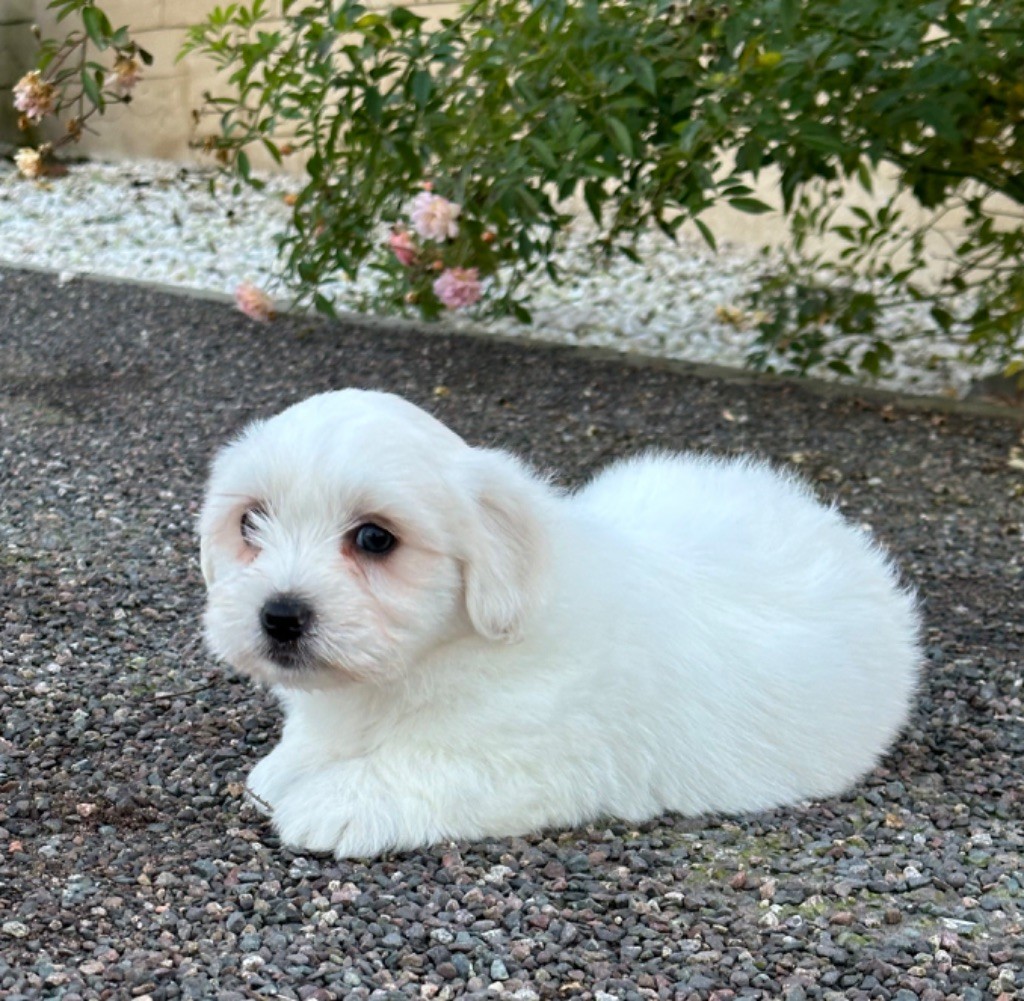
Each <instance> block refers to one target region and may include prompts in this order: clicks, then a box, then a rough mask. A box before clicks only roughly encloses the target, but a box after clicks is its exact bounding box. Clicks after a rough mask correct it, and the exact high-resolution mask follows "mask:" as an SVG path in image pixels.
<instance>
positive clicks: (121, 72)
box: [114, 56, 142, 94]
mask: <svg viewBox="0 0 1024 1001" xmlns="http://www.w3.org/2000/svg"><path fill="white" fill-rule="evenodd" d="M114 77H115V79H114V86H115V87H116V88H117V89H118V91H119V92H120V93H121V94H128V93H130V92H131V91H132V89H133V88H134V87H135V85H136V84H137V83H138V82H139V80H140V79H141V78H142V67H141V66H140V65H139V61H138V59H135V58H134V57H132V56H118V57H117V59H115V60H114Z"/></svg>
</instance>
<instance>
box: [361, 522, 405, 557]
mask: <svg viewBox="0 0 1024 1001" xmlns="http://www.w3.org/2000/svg"><path fill="white" fill-rule="evenodd" d="M397 542H398V539H396V538H395V537H394V536H393V535H392V534H391V533H390V532H389V531H388V530H387V529H386V528H381V527H380V525H374V524H373V522H367V523H366V524H365V525H360V526H359V527H358V528H357V529H356V534H355V544H356V546H357V548H359V549H361V550H362V551H363V552H364V553H372V554H373V555H374V556H383V555H384V554H385V553H389V552H391V550H392V549H394V548H395V544H396V543H397Z"/></svg>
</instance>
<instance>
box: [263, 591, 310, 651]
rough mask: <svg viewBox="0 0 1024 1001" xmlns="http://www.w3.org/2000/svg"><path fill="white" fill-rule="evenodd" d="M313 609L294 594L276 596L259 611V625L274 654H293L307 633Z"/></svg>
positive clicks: (269, 599) (268, 600)
mask: <svg viewBox="0 0 1024 1001" xmlns="http://www.w3.org/2000/svg"><path fill="white" fill-rule="evenodd" d="M312 622H313V609H312V608H311V607H310V605H309V604H308V603H307V602H305V601H303V600H302V599H301V598H299V597H298V596H296V595H294V594H277V595H274V596H273V597H272V598H268V599H267V601H266V602H265V604H264V605H263V607H262V608H261V609H260V625H261V626H262V628H263V633H264V635H265V636H266V637H267V639H268V640H269V641H270V644H271V648H272V649H273V650H274V651H275V652H281V653H285V654H287V653H293V652H294V651H295V648H296V647H297V646H298V644H299V641H300V640H301V639H302V638H303V637H304V636H305V635H306V634H307V633H308V632H309V628H310V626H311V625H312Z"/></svg>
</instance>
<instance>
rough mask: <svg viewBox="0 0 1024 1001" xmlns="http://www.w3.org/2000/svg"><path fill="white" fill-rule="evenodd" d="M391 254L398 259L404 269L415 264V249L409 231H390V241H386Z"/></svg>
mask: <svg viewBox="0 0 1024 1001" xmlns="http://www.w3.org/2000/svg"><path fill="white" fill-rule="evenodd" d="M388 243H389V245H390V247H391V252H392V253H393V254H394V255H395V257H397V258H398V260H399V263H400V264H401V265H402V266H403V267H406V268H411V267H412V266H413V265H414V264H415V263H416V258H417V256H418V254H417V248H416V244H415V243H413V242H412V237H411V236H410V235H409V231H408V230H405V229H395V230H392V231H391V239H390V240H389V241H388Z"/></svg>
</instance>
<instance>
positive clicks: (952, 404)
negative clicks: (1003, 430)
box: [0, 258, 1024, 425]
mask: <svg viewBox="0 0 1024 1001" xmlns="http://www.w3.org/2000/svg"><path fill="white" fill-rule="evenodd" d="M0 269H6V270H9V271H19V270H20V271H29V272H34V273H36V274H45V275H52V276H53V277H54V278H56V279H57V280H58V281H60V282H61V283H63V282H64V281H74V280H77V279H84V280H86V281H91V282H96V283H99V284H107V285H131V286H134V287H137V288H146V289H149V290H151V291H153V292H158V293H166V294H168V295H174V296H180V297H183V298H190V299H198V300H201V301H206V302H213V303H217V304H219V305H224V306H230V307H232V308H235V303H234V299H233V297H232V296H231V295H229V294H227V293H225V292H216V291H213V290H210V289H197V288H189V287H186V286H182V285H167V284H164V283H162V282H151V281H143V280H139V279H135V278H123V277H110V276H107V275H102V274H96V273H93V272H86V271H74V272H69V271H59V270H57V269H54V268H44V267H39V266H38V265H32V264H21V263H18V264H15V263H12V262H9V261H6V260H4V259H3V258H0ZM68 276H70V277H68ZM282 312H283V314H284V315H292V316H303V315H305V316H308V317H309V318H315V319H317V320H326V317H323V316H321V315H320V314H319V313H315V312H313V311H311V310H310V311H299V310H284V311H282ZM338 319H339V320H340V321H343V322H345V323H348V324H351V325H352V326H355V327H360V328H362V329H364V330H376V331H384V332H387V331H400V332H402V333H406V334H409V333H418V334H422V335H426V336H428V337H437V336H439V335H440V336H455V337H472V338H477V339H480V340H489V341H493V342H495V343H500V344H516V345H519V346H521V347H529V348H531V349H533V350H550V351H553V352H561V351H571V352H573V353H574V354H575V355H576V357H578V358H583V359H586V360H588V361H595V362H599V361H605V362H607V361H612V362H618V363H620V364H623V365H625V366H626V367H629V368H640V369H655V370H657V371H663V372H674V373H677V374H679V375H688V376H695V377H697V378H699V379H709V380H711V379H716V380H720V381H722V382H729V383H734V384H737V385H760V386H789V387H792V388H794V389H798V390H801V391H804V392H807V393H810V394H811V395H813V396H818V397H821V398H822V399H827V400H863V401H864V402H867V403H870V404H874V405H876V406H879V407H887V406H888V407H895V408H897V409H899V410H908V411H918V412H921V411H923V412H932V413H942V414H956V415H961V416H964V417H982V418H990V419H995V420H1004V421H1009V422H1010V423H1013V424H1020V425H1024V408H1020V407H1013V406H1009V405H1003V404H998V403H989V402H985V401H983V400H959V399H952V398H950V397H946V396H923V395H919V394H914V393H903V392H900V391H898V390H892V389H877V388H874V387H871V386H855V385H850V384H849V383H843V382H831V381H828V380H826V379H819V378H815V377H813V376H793V375H776V374H774V373H770V372H755V371H751V370H748V369H741V368H733V367H731V366H728V365H714V364H710V363H707V362H690V361H684V360H682V359H678V358H659V357H657V356H655V355H644V354H630V353H628V352H624V351H613V350H611V349H610V348H598V347H592V346H589V345H585V346H576V345H572V344H563V343H559V342H557V341H547V340H540V339H534V338H529V337H512V336H510V335H508V334H491V333H485V332H484V331H482V330H466V329H461V330H456V329H453V328H451V327H445V326H444V325H442V324H437V325H431V324H425V323H421V322H417V321H416V320H407V319H404V318H402V317H378V316H368V315H366V314H364V313H352V312H345V311H340V312H339V313H338Z"/></svg>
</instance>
